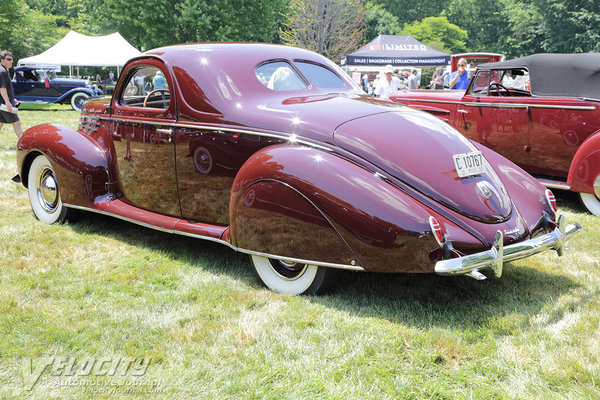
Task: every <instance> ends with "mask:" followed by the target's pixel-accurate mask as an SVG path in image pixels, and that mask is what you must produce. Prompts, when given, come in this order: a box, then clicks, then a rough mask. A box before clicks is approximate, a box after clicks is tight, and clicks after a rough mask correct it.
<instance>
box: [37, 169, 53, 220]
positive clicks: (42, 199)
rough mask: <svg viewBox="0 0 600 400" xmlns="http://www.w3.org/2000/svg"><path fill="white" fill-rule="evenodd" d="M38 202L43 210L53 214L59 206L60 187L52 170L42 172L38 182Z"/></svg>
mask: <svg viewBox="0 0 600 400" xmlns="http://www.w3.org/2000/svg"><path fill="white" fill-rule="evenodd" d="M37 194H38V201H39V203H40V205H41V206H42V209H43V210H44V211H46V212H47V213H52V212H54V211H55V210H56V206H57V205H58V185H57V184H56V178H55V177H54V173H53V172H52V170H51V169H44V170H42V171H41V172H40V174H39V177H38V180H37Z"/></svg>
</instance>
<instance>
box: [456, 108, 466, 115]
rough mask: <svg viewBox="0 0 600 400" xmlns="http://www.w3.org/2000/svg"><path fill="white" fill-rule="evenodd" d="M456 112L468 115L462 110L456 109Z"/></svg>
mask: <svg viewBox="0 0 600 400" xmlns="http://www.w3.org/2000/svg"><path fill="white" fill-rule="evenodd" d="M456 112H459V113H461V114H468V113H469V112H468V111H467V110H463V109H460V108H459V109H458V110H457V111H456Z"/></svg>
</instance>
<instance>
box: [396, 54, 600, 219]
mask: <svg viewBox="0 0 600 400" xmlns="http://www.w3.org/2000/svg"><path fill="white" fill-rule="evenodd" d="M390 99H391V100H392V101H395V102H398V103H402V104H406V105H410V106H412V107H415V108H419V109H423V110H425V111H428V112H430V113H431V114H433V115H436V116H437V117H439V118H441V119H443V120H445V121H447V122H448V123H449V124H451V125H452V126H453V127H455V128H456V129H458V130H459V131H460V132H462V133H463V134H464V135H465V136H466V137H467V138H469V139H472V140H475V141H477V142H479V143H482V144H484V145H485V146H488V147H490V148H492V149H493V150H494V151H496V152H498V153H500V154H502V155H503V156H504V157H506V158H508V159H509V160H511V161H513V162H515V163H516V164H517V165H519V166H520V167H522V168H523V169H525V171H527V172H529V173H530V174H532V175H534V176H535V177H536V178H538V180H539V181H540V182H541V183H543V184H544V185H545V186H546V187H548V188H553V189H563V190H571V191H574V192H577V193H578V194H579V197H580V199H581V202H582V203H583V205H584V206H585V207H586V208H587V209H588V210H589V211H590V212H591V213H593V214H595V215H598V216H600V53H586V54H534V55H531V56H527V57H522V58H517V59H514V60H509V61H504V62H496V63H488V64H480V65H479V66H478V67H477V73H476V74H475V76H474V77H473V79H472V80H471V83H470V85H469V87H468V88H467V90H466V92H462V93H461V92H459V91H445V92H440V91H428V92H426V91H415V92H404V93H400V92H398V93H396V94H395V95H393V96H391V97H390Z"/></svg>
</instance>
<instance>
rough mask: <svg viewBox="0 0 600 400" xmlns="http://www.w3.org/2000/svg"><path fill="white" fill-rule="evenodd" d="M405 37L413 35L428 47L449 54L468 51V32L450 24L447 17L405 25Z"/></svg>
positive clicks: (427, 19) (425, 19) (426, 19)
mask: <svg viewBox="0 0 600 400" xmlns="http://www.w3.org/2000/svg"><path fill="white" fill-rule="evenodd" d="M402 34H403V35H412V36H413V37H414V38H415V39H417V40H420V41H421V42H423V43H425V44H426V45H428V46H431V47H433V48H435V49H437V50H440V51H445V52H449V53H460V52H464V51H465V50H466V47H465V42H466V40H467V38H468V36H467V32H466V31H465V30H464V29H461V28H460V27H458V26H456V25H454V24H451V23H450V22H448V19H447V18H446V17H427V18H424V19H423V20H422V21H415V22H413V23H411V24H407V25H404V29H402Z"/></svg>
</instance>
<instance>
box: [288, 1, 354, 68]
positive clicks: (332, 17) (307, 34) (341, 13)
mask: <svg viewBox="0 0 600 400" xmlns="http://www.w3.org/2000/svg"><path fill="white" fill-rule="evenodd" d="M287 19H288V25H287V26H286V27H285V28H283V29H281V30H280V37H281V39H282V41H283V42H284V43H288V44H291V45H294V46H299V47H303V48H306V49H309V50H312V51H315V52H317V53H320V54H322V55H324V56H325V57H328V58H329V59H331V60H333V61H334V62H339V60H340V59H341V58H342V57H343V56H344V55H346V54H348V53H350V52H352V51H354V50H356V49H357V48H358V47H359V46H360V45H361V44H362V41H363V38H364V36H365V31H366V29H365V24H364V8H363V6H362V3H361V0H290V12H289V14H288V16H287Z"/></svg>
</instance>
